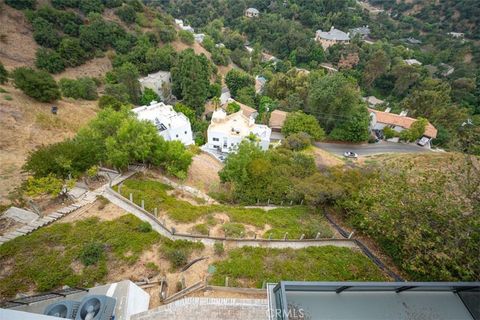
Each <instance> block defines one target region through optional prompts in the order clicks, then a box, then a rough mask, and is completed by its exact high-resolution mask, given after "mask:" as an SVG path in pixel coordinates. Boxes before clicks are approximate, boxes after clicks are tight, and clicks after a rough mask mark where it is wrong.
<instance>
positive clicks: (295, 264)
mask: <svg viewBox="0 0 480 320" xmlns="http://www.w3.org/2000/svg"><path fill="white" fill-rule="evenodd" d="M214 265H215V267H216V268H217V270H216V271H215V273H214V274H213V275H212V278H211V279H210V283H211V284H213V285H220V286H223V285H225V277H227V276H228V277H229V285H230V286H236V287H257V288H261V286H262V283H263V281H266V282H277V281H280V280H297V281H302V280H305V281H385V280H388V279H387V278H386V277H385V276H384V275H383V273H382V272H381V271H380V269H378V268H377V266H376V265H375V264H373V263H372V262H371V261H370V260H369V259H368V258H367V257H365V256H364V255H363V254H362V253H360V252H356V251H353V250H351V249H349V248H339V247H333V246H325V247H310V248H305V249H299V250H294V249H270V248H254V247H243V248H238V249H234V250H232V251H230V252H229V253H228V256H227V258H226V259H225V260H223V261H220V262H216V263H215V264H214Z"/></svg>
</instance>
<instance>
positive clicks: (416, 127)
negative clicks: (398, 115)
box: [400, 118, 428, 142]
mask: <svg viewBox="0 0 480 320" xmlns="http://www.w3.org/2000/svg"><path fill="white" fill-rule="evenodd" d="M427 125H428V120H427V119H425V118H418V119H417V120H416V121H415V122H414V123H412V125H411V126H410V128H408V129H407V130H403V131H402V132H400V139H401V140H404V141H407V142H414V141H416V140H418V139H420V138H421V137H422V136H423V134H424V133H425V128H426V127H427Z"/></svg>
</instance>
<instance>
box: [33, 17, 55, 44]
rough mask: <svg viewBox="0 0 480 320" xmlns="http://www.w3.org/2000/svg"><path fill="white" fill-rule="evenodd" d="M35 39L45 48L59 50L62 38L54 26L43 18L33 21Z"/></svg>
mask: <svg viewBox="0 0 480 320" xmlns="http://www.w3.org/2000/svg"><path fill="white" fill-rule="evenodd" d="M32 26H33V39H35V41H36V42H37V43H38V44H39V45H41V46H44V47H47V48H57V47H58V45H59V44H60V40H61V36H60V35H59V33H58V32H57V31H56V29H55V27H54V25H53V24H52V23H51V22H49V21H47V20H45V19H44V18H42V17H37V18H34V20H33V21H32Z"/></svg>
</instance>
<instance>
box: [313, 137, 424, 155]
mask: <svg viewBox="0 0 480 320" xmlns="http://www.w3.org/2000/svg"><path fill="white" fill-rule="evenodd" d="M315 145H316V146H317V147H319V148H320V149H323V150H326V151H328V152H331V153H333V154H335V155H339V156H343V153H344V152H346V151H352V152H355V153H356V154H358V155H359V156H368V155H373V154H380V153H421V152H431V151H430V150H429V149H427V148H423V147H420V146H417V145H415V144H405V143H396V142H387V141H380V142H378V143H364V144H348V143H326V142H316V143H315Z"/></svg>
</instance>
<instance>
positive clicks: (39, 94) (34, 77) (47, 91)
mask: <svg viewBox="0 0 480 320" xmlns="http://www.w3.org/2000/svg"><path fill="white" fill-rule="evenodd" d="M12 76H13V81H14V84H15V86H16V87H17V88H19V89H20V90H22V91H23V92H24V93H25V94H26V95H28V96H30V97H32V98H34V99H36V100H38V101H40V102H52V101H55V100H57V99H59V98H60V90H59V88H58V85H57V83H56V82H55V80H54V79H53V77H52V76H51V75H50V74H48V73H47V72H45V71H42V70H40V71H35V70H33V69H30V68H25V67H21V68H17V69H15V70H14V71H13V73H12Z"/></svg>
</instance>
